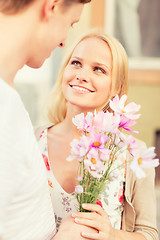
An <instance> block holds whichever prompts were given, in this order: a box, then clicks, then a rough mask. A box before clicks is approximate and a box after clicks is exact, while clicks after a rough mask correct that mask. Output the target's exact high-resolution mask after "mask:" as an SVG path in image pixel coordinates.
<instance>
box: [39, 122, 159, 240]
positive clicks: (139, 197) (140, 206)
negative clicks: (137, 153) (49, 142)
mask: <svg viewBox="0 0 160 240" xmlns="http://www.w3.org/2000/svg"><path fill="white" fill-rule="evenodd" d="M51 126H53V124H47V125H45V126H42V127H39V128H37V129H36V130H35V135H36V137H37V140H39V137H40V135H41V132H42V131H43V130H44V129H46V128H49V127H51ZM137 141H138V143H139V146H145V144H144V142H142V141H139V140H137ZM131 160H132V157H131V155H130V154H129V153H128V156H127V171H126V185H125V202H124V210H123V216H122V229H123V230H125V231H128V232H139V233H142V234H143V235H144V236H145V238H146V239H147V240H158V230H157V227H156V197H155V186H154V185H155V183H154V180H155V169H153V168H150V169H146V170H145V172H146V175H147V176H146V178H142V179H137V177H136V176H135V174H134V172H133V171H132V170H131V169H130V168H129V162H130V161H131Z"/></svg>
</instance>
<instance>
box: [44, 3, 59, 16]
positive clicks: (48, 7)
mask: <svg viewBox="0 0 160 240" xmlns="http://www.w3.org/2000/svg"><path fill="white" fill-rule="evenodd" d="M59 2H60V0H44V4H43V18H45V19H46V20H48V19H49V18H50V17H51V16H52V15H53V12H54V10H55V7H56V6H57V5H59Z"/></svg>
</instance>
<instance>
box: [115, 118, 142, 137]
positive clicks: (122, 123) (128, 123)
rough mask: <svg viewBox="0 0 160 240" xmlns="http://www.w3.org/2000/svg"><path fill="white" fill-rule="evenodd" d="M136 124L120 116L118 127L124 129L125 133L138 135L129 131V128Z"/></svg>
mask: <svg viewBox="0 0 160 240" xmlns="http://www.w3.org/2000/svg"><path fill="white" fill-rule="evenodd" d="M135 124H136V121H135V120H132V119H128V118H126V117H125V116H124V115H121V120H120V123H119V127H121V128H123V129H125V130H126V131H129V132H133V133H138V132H137V131H134V130H132V129H130V127H132V126H134V125H135Z"/></svg>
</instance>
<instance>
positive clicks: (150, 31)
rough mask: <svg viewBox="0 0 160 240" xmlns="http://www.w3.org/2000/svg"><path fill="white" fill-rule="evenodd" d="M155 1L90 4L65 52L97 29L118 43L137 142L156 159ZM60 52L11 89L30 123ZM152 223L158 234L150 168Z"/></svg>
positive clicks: (159, 86) (158, 34)
mask: <svg viewBox="0 0 160 240" xmlns="http://www.w3.org/2000/svg"><path fill="white" fill-rule="evenodd" d="M159 13H160V0H134V1H133V0H92V2H91V3H90V4H86V5H85V7H84V11H83V14H82V17H81V20H80V22H79V23H78V24H76V25H74V29H71V30H70V32H69V35H68V39H67V42H66V48H67V46H68V45H69V44H71V42H72V41H74V39H75V38H76V37H77V35H79V34H81V33H83V32H84V31H85V30H87V29H89V28H94V27H99V28H102V29H103V30H104V31H105V32H106V33H109V34H111V35H113V36H115V37H116V38H118V40H119V41H120V42H121V43H122V45H123V46H124V48H125V49H126V52H127V54H128V56H129V92H128V100H129V101H134V102H136V103H137V104H141V110H140V113H141V117H140V119H139V120H138V122H137V124H136V130H138V131H139V134H138V136H136V137H138V138H140V139H141V140H143V141H145V142H146V144H147V146H148V147H149V146H155V147H156V153H157V155H158V157H159V158H160V14H159ZM64 53H65V48H64V49H60V48H57V49H56V50H55V51H54V53H53V54H52V55H51V57H50V58H49V59H47V60H46V62H45V64H44V65H43V67H42V68H41V69H38V70H37V69H30V68H28V67H26V66H25V67H24V68H23V69H21V70H20V71H19V72H18V74H17V76H16V81H15V86H16V88H17V90H18V92H19V94H20V95H21V97H22V100H23V102H24V104H25V107H26V108H27V110H28V112H29V114H30V117H31V120H32V123H33V125H40V124H42V123H43V120H42V118H41V113H42V109H43V106H44V103H45V100H46V98H47V96H48V94H49V92H50V91H51V89H52V87H53V85H54V82H55V80H56V77H57V74H58V71H59V67H60V63H61V60H62V58H63V55H64ZM156 194H157V220H158V227H159V230H160V167H158V168H157V169H156Z"/></svg>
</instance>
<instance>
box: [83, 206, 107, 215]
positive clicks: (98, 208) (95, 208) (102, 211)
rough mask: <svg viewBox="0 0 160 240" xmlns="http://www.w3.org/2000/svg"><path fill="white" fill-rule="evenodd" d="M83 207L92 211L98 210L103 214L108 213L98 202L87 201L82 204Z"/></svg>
mask: <svg viewBox="0 0 160 240" xmlns="http://www.w3.org/2000/svg"><path fill="white" fill-rule="evenodd" d="M82 207H83V208H84V209H85V210H88V211H91V212H97V213H98V214H100V215H101V216H103V215H107V214H106V212H105V211H104V210H103V208H102V207H101V206H100V205H98V204H90V203H85V204H82Z"/></svg>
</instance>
